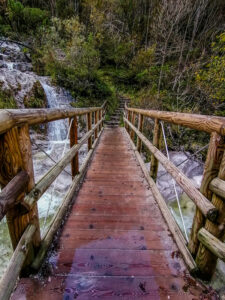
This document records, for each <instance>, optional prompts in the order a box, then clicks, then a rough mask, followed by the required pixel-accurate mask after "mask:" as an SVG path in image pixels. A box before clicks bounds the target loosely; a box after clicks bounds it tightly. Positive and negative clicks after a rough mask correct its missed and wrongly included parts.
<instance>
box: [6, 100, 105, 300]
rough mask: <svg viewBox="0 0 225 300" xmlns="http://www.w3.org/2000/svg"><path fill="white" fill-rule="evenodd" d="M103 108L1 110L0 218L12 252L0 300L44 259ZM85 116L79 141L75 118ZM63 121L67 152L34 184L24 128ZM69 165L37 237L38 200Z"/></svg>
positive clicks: (90, 147) (92, 145) (95, 138)
mask: <svg viewBox="0 0 225 300" xmlns="http://www.w3.org/2000/svg"><path fill="white" fill-rule="evenodd" d="M105 106H106V103H104V104H103V105H102V106H101V107H95V108H83V109H73V108H71V109H23V110H11V109H9V110H0V184H1V187H2V191H1V193H0V220H2V218H3V217H4V216H5V215H6V218H7V224H8V228H9V234H10V238H11V242H12V246H13V249H14V253H13V256H12V258H11V260H10V263H9V265H8V268H7V270H6V272H5V274H4V276H3V278H2V280H1V282H0V299H1V300H2V299H9V297H10V295H11V292H12V291H13V288H14V285H15V282H16V280H17V278H18V276H19V274H20V272H21V270H22V269H23V270H26V268H27V267H29V268H30V267H32V268H33V269H38V268H39V266H40V264H41V262H42V261H43V258H44V256H45V254H46V251H47V249H48V248H49V245H50V244H51V242H52V239H53V237H54V235H55V233H56V231H57V229H58V228H59V226H60V224H61V222H62V220H63V217H64V215H65V212H66V211H67V209H68V206H69V204H70V203H71V200H72V198H73V196H74V193H75V191H76V189H77V188H78V186H79V183H80V182H81V180H82V178H83V176H84V174H85V171H86V169H87V166H88V163H89V161H90V158H91V157H92V154H93V151H94V149H95V146H96V144H97V142H98V139H99V137H100V134H101V132H102V129H103V121H104V115H105ZM84 115H86V116H87V118H86V122H87V133H86V134H85V135H84V136H83V137H82V138H81V140H80V141H78V120H77V117H78V116H84ZM92 117H93V118H92ZM66 118H69V121H70V124H71V125H70V147H71V148H70V150H69V151H68V152H67V153H66V154H65V155H64V157H63V158H62V159H61V160H60V161H58V162H57V163H56V164H55V165H54V166H53V167H52V168H51V169H50V170H49V171H48V172H47V173H46V174H45V175H44V176H43V177H42V178H41V179H40V180H39V181H38V182H37V183H36V184H35V182H34V171H33V160H32V149H31V140H30V135H29V126H30V125H35V124H41V123H46V122H50V121H55V120H59V119H66ZM92 120H94V122H93V121H92ZM93 123H94V124H93ZM86 142H87V143H88V154H87V157H86V160H85V161H84V163H83V164H82V166H81V167H79V159H78V151H79V149H80V148H81V146H82V145H84V144H85V143H86ZM69 163H71V170H72V178H73V181H72V184H71V186H70V188H69V190H68V192H67V194H66V195H65V197H64V199H63V200H62V202H61V205H60V207H59V208H58V210H57V212H56V214H55V216H54V217H53V219H52V221H51V223H50V225H49V227H48V229H47V231H46V232H45V233H44V235H43V237H42V238H41V235H40V226H39V217H38V209H37V201H38V200H39V199H40V197H41V196H42V195H43V194H44V192H45V191H46V190H47V189H48V188H49V186H50V185H51V184H52V183H53V182H54V180H55V179H56V178H57V177H58V176H59V174H60V173H61V172H62V171H63V170H64V169H65V167H66V166H67V165H68V164H69Z"/></svg>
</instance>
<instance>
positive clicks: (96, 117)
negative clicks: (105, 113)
mask: <svg viewBox="0 0 225 300" xmlns="http://www.w3.org/2000/svg"><path fill="white" fill-rule="evenodd" d="M98 116H99V114H98V111H97V110H96V111H95V124H97V123H98V120H99V119H98ZM97 137H98V128H97V129H96V130H95V140H96V139H97Z"/></svg>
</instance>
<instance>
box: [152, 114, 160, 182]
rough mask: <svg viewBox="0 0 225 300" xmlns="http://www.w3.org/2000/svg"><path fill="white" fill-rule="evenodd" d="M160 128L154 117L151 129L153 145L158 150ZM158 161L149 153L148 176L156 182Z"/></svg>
mask: <svg viewBox="0 0 225 300" xmlns="http://www.w3.org/2000/svg"><path fill="white" fill-rule="evenodd" d="M161 134H162V129H161V127H160V123H159V120H158V119H155V126H154V131H153V145H154V146H155V147H156V148H157V149H159V150H160V140H161V137H162V136H161ZM158 167H159V162H158V160H157V158H156V157H155V156H154V155H153V154H152V155H151V168H150V177H152V179H153V180H154V181H155V182H156V179H157V174H158Z"/></svg>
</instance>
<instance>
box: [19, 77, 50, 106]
mask: <svg viewBox="0 0 225 300" xmlns="http://www.w3.org/2000/svg"><path fill="white" fill-rule="evenodd" d="M23 102H24V105H25V107H26V108H46V107H47V99H46V95H45V92H44V89H43V87H42V86H41V84H40V82H39V81H36V82H35V83H34V85H33V88H32V90H31V92H30V95H28V96H26V97H25V98H24V101H23Z"/></svg>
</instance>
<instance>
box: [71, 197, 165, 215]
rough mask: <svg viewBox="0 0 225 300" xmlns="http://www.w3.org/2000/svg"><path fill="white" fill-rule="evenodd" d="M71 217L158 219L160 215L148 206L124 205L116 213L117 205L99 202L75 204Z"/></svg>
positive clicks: (155, 209)
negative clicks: (143, 217) (138, 217)
mask: <svg viewBox="0 0 225 300" xmlns="http://www.w3.org/2000/svg"><path fill="white" fill-rule="evenodd" d="M72 214H73V215H102V216H106V215H107V216H109V215H110V216H112V215H115V216H116V215H118V216H125V215H126V216H135V217H137V216H148V217H153V216H154V218H156V217H159V216H160V214H159V213H158V210H157V208H156V207H154V206H153V207H150V206H149V205H147V204H146V205H136V206H135V204H133V206H131V205H130V206H128V205H126V204H123V205H120V208H119V212H118V205H116V204H113V203H112V204H111V205H106V204H103V203H102V202H100V204H99V203H98V202H96V203H92V204H88V203H87V204H82V201H80V202H79V203H77V204H76V205H75V206H74V209H73V212H72Z"/></svg>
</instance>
